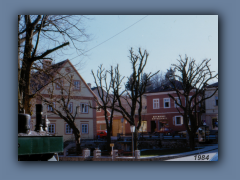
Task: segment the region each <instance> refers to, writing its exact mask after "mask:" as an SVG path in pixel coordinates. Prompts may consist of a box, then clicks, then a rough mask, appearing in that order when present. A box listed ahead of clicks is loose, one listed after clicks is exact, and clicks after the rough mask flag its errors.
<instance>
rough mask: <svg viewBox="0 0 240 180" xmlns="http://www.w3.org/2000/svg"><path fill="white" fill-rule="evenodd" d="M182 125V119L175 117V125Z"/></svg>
mask: <svg viewBox="0 0 240 180" xmlns="http://www.w3.org/2000/svg"><path fill="white" fill-rule="evenodd" d="M182 124H183V118H182V116H175V125H176V126H178V125H182Z"/></svg>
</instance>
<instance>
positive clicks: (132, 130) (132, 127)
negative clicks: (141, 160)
mask: <svg viewBox="0 0 240 180" xmlns="http://www.w3.org/2000/svg"><path fill="white" fill-rule="evenodd" d="M130 130H131V133H132V156H133V157H134V148H133V133H134V132H135V126H134V125H131V126H130Z"/></svg>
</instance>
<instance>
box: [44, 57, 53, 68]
mask: <svg viewBox="0 0 240 180" xmlns="http://www.w3.org/2000/svg"><path fill="white" fill-rule="evenodd" d="M51 65H52V60H50V59H44V60H43V61H42V66H43V69H47V68H48V67H49V66H51Z"/></svg>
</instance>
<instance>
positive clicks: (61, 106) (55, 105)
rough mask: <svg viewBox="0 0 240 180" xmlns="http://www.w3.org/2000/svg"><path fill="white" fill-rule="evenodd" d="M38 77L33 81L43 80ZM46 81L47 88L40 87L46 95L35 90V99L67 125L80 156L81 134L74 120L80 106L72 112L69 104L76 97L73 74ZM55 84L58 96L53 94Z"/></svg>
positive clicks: (54, 77) (50, 78)
mask: <svg viewBox="0 0 240 180" xmlns="http://www.w3.org/2000/svg"><path fill="white" fill-rule="evenodd" d="M54 72H55V71H54ZM38 77H39V78H37V77H36V76H35V79H36V80H37V81H38V82H39V79H43V74H40V75H39V76H38ZM47 80H48V81H50V83H48V82H45V84H46V85H47V86H43V87H42V88H45V89H46V91H47V94H42V93H41V91H39V89H36V91H35V92H36V93H35V94H36V98H37V99H39V100H41V101H42V102H43V103H44V104H45V105H47V106H50V107H51V109H52V113H54V114H56V115H58V116H59V117H61V118H62V119H63V120H64V121H65V122H66V123H67V124H68V125H69V127H70V128H71V129H72V132H73V134H74V137H75V144H76V152H77V154H80V152H81V147H80V143H81V141H80V138H81V132H80V130H79V129H78V128H77V125H76V124H75V119H76V116H77V113H78V111H79V108H80V106H76V110H75V111H74V110H73V106H71V104H70V101H71V99H72V96H75V95H76V92H75V91H74V88H76V87H75V86H74V84H73V74H71V72H69V73H66V74H65V75H63V74H58V75H56V74H54V76H49V75H47ZM56 84H57V86H58V89H59V90H60V94H58V95H56V94H54V90H55V85H56ZM37 87H38V86H37ZM42 88H41V89H42Z"/></svg>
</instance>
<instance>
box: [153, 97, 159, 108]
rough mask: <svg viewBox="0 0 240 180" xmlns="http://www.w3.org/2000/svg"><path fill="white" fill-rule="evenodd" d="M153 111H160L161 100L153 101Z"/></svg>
mask: <svg viewBox="0 0 240 180" xmlns="http://www.w3.org/2000/svg"><path fill="white" fill-rule="evenodd" d="M153 109H159V99H153Z"/></svg>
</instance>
